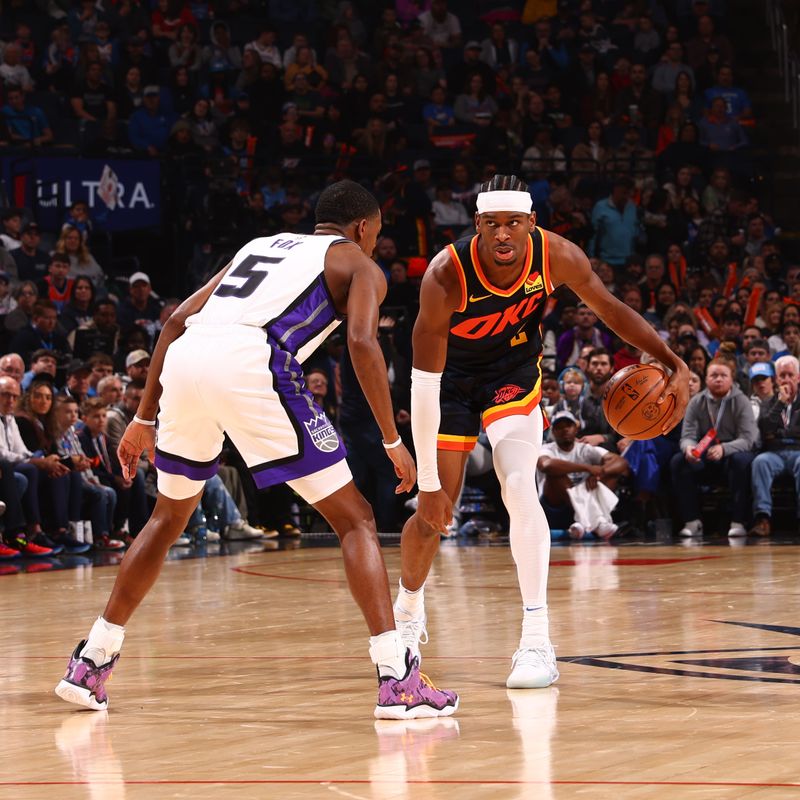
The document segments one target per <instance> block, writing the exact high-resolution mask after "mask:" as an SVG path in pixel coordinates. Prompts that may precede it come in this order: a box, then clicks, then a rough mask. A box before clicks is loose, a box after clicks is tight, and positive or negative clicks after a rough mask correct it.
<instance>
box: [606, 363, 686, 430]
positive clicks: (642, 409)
mask: <svg viewBox="0 0 800 800" xmlns="http://www.w3.org/2000/svg"><path fill="white" fill-rule="evenodd" d="M668 380H669V377H668V375H667V373H666V372H664V370H663V369H662V368H661V367H659V366H656V365H655V364H631V366H629V367H625V368H624V369H621V370H620V371H619V372H617V373H615V374H614V375H613V376H612V378H611V380H610V381H609V382H608V386H607V387H606V391H605V394H604V395H603V413H604V414H605V415H606V419H607V420H608V424H609V425H610V426H611V427H612V428H613V429H614V430H615V431H616V432H617V433H618V434H620V435H621V436H625V437H626V438H628V439H653V438H654V437H656V436H658V435H659V434H660V433H661V426H662V424H663V420H664V417H668V416H669V415H670V414H671V413H672V410H673V408H675V397H674V396H673V395H670V396H669V397H668V398H667V399H666V400H665V401H664V403H663V404H662V405H659V404H658V402H657V401H658V398H659V397H660V396H661V392H662V391H664V387H665V386H666V385H667V381H668Z"/></svg>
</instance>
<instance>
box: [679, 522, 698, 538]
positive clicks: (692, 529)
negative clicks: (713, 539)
mask: <svg viewBox="0 0 800 800" xmlns="http://www.w3.org/2000/svg"><path fill="white" fill-rule="evenodd" d="M702 535H703V523H702V522H701V521H700V520H699V519H690V520H689V521H688V522H685V523H684V524H683V527H682V528H681V529H680V530H679V531H678V536H686V537H689V536H702Z"/></svg>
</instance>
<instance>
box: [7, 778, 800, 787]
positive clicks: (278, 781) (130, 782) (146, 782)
mask: <svg viewBox="0 0 800 800" xmlns="http://www.w3.org/2000/svg"><path fill="white" fill-rule="evenodd" d="M120 785H124V786H287V785H288V786H330V785H345V786H348V785H349V786H370V785H381V786H715V787H726V786H730V787H749V788H792V789H796V788H800V782H788V783H781V782H772V781H767V782H764V781H762V782H759V781H632V780H627V781H625V780H616V781H615V780H607V781H603V780H595V781H590V780H553V781H529V780H528V781H523V780H503V779H499V780H492V779H487V780H479V779H469V780H468V779H458V778H453V779H448V778H442V779H432V780H415V779H411V780H369V779H366V778H343V779H341V780H338V779H335V778H321V779H318V780H314V779H311V778H253V779H244V778H240V779H228V780H226V779H224V778H222V779H218V780H214V779H186V780H180V779H177V778H175V779H170V778H164V779H152V778H151V779H142V780H136V779H125V778H122V779H120V780H116V781H115V780H100V781H89V780H84V781H78V780H72V781H66V780H64V781H0V786H120Z"/></svg>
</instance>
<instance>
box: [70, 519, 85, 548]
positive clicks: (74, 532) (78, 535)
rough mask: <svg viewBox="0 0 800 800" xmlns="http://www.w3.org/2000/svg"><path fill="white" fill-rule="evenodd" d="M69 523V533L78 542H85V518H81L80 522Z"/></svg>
mask: <svg viewBox="0 0 800 800" xmlns="http://www.w3.org/2000/svg"><path fill="white" fill-rule="evenodd" d="M68 524H69V535H70V536H71V537H72V538H73V539H75V541H76V542H80V543H81V544H83V543H84V540H83V520H79V521H78V522H70V523H68ZM90 544H91V543H90Z"/></svg>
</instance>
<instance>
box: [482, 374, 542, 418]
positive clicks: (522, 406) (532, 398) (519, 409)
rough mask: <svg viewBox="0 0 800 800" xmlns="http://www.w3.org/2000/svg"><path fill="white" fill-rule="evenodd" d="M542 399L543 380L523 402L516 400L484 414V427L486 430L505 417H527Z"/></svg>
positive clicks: (537, 382)
mask: <svg viewBox="0 0 800 800" xmlns="http://www.w3.org/2000/svg"><path fill="white" fill-rule="evenodd" d="M541 399H542V381H541V378H540V379H539V380H538V381H536V388H535V389H534V390H533V391H532V392H529V393H528V394H526V395H525V397H523V398H522V400H515V401H514V402H512V403H504V404H503V405H502V406H492V407H491V408H487V409H486V411H484V412H483V415H482V419H483V427H484V428H486V427H488V426H489V425H491V424H492V423H493V422H497V420H499V419H503V418H504V417H511V416H513V415H515V414H521V415H522V416H527V415H528V414H530V413H531V411H533V409H534V408H536V406H538V405H539V403H540V401H541Z"/></svg>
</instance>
